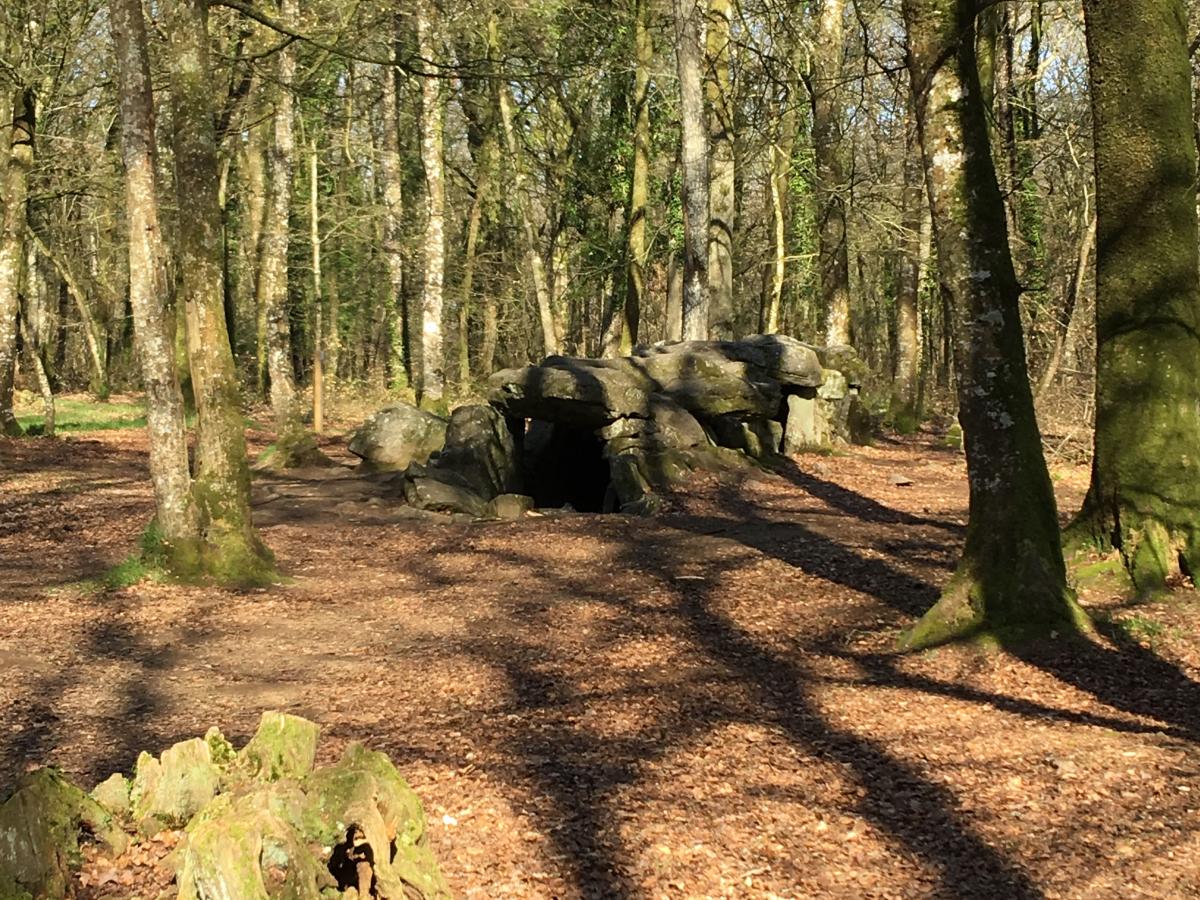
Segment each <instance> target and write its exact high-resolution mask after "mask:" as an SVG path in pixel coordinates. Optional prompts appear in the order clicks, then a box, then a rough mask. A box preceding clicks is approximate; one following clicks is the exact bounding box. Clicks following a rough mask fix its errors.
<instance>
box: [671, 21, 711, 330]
mask: <svg viewBox="0 0 1200 900" xmlns="http://www.w3.org/2000/svg"><path fill="white" fill-rule="evenodd" d="M702 2H703V0H674V11H675V63H676V70H677V71H678V74H679V99H680V119H681V128H682V137H681V140H682V145H681V149H680V162H681V168H682V170H683V227H684V237H683V337H684V339H685V340H701V341H702V340H705V339H706V338H707V337H708V321H709V303H710V298H709V278H708V222H709V205H708V188H709V180H708V179H709V176H708V134H707V132H706V131H705V128H704V84H703V80H702V76H701V71H700V69H701V64H702V62H703V51H704V9H703V7H702V6H701V3H702Z"/></svg>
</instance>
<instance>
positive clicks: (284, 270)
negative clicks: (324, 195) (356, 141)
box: [259, 0, 302, 464]
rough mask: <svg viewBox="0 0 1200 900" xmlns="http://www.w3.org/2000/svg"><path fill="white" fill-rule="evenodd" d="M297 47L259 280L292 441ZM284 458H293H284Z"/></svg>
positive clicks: (279, 425)
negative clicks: (290, 286)
mask: <svg viewBox="0 0 1200 900" xmlns="http://www.w3.org/2000/svg"><path fill="white" fill-rule="evenodd" d="M280 15H281V17H282V19H283V21H284V22H288V23H291V24H295V23H296V22H297V20H298V19H299V17H300V10H299V0H282V2H281V4H280ZM296 52H297V47H296V45H295V44H294V43H289V44H287V45H286V46H285V47H283V48H282V49H281V50H279V52H278V60H277V62H278V69H277V71H276V75H275V79H276V85H275V86H276V94H275V118H274V139H273V140H272V143H271V147H270V159H271V167H270V190H269V192H268V206H267V210H266V221H265V223H264V225H263V236H262V240H263V253H262V261H261V273H260V277H259V285H260V287H261V290H262V301H261V302H262V306H263V315H264V318H265V319H266V327H267V341H266V344H267V372H268V375H269V376H270V380H271V391H270V396H271V412H272V414H273V415H274V418H275V431H276V433H277V442H278V444H279V446H280V447H281V448H285V447H286V445H288V444H290V443H291V442H292V441H293V439H294V435H295V433H296V432H298V431H300V430H302V425H301V410H300V404H299V398H298V396H297V392H296V373H295V369H294V367H293V364H292V329H291V324H290V322H289V317H288V246H289V243H290V229H289V216H290V212H291V205H292V165H293V163H294V159H295V155H296V139H295V98H294V97H293V95H292V89H293V86H294V83H295V80H296ZM282 461H283V462H284V463H285V464H286V463H287V462H289V460H282Z"/></svg>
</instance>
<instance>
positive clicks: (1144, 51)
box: [1071, 0, 1200, 592]
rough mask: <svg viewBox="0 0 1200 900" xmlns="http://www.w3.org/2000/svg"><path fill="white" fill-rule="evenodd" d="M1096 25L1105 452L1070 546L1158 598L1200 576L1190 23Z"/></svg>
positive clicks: (1088, 6)
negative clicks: (1097, 552) (1088, 549)
mask: <svg viewBox="0 0 1200 900" xmlns="http://www.w3.org/2000/svg"><path fill="white" fill-rule="evenodd" d="M1084 16H1085V21H1086V25H1087V42H1088V59H1089V64H1090V68H1091V82H1092V119H1093V122H1094V137H1095V149H1096V152H1095V166H1096V216H1097V248H1098V249H1097V254H1096V343H1097V353H1096V447H1095V455H1094V458H1093V463H1092V483H1091V487H1090V489H1089V491H1088V495H1087V499H1086V501H1085V502H1084V507H1083V510H1082V512H1081V513H1080V516H1079V518H1078V519H1077V520H1076V522H1075V524H1074V526H1073V528H1072V533H1071V536H1072V537H1086V538H1089V539H1090V540H1091V542H1093V543H1095V544H1097V545H1099V546H1100V547H1115V548H1116V549H1118V550H1120V552H1121V556H1122V558H1123V559H1124V562H1125V566H1126V569H1127V570H1128V572H1129V575H1130V577H1131V578H1132V580H1133V583H1134V585H1135V586H1136V588H1137V589H1138V590H1139V591H1140V592H1148V591H1154V590H1158V589H1160V588H1162V587H1163V586H1164V585H1166V584H1167V582H1168V581H1169V580H1170V579H1171V578H1172V577H1173V576H1175V575H1177V574H1179V573H1183V574H1187V575H1193V576H1194V575H1196V574H1197V573H1198V572H1200V471H1198V469H1200V456H1198V455H1197V450H1196V448H1197V447H1200V388H1198V385H1200V264H1198V262H1197V254H1196V243H1197V221H1196V200H1195V191H1194V186H1195V181H1196V145H1195V142H1194V141H1193V140H1192V130H1191V129H1192V119H1191V112H1192V110H1191V81H1190V79H1191V71H1190V66H1189V61H1188V50H1187V46H1188V44H1187V40H1188V37H1187V31H1186V27H1187V19H1186V16H1185V10H1184V4H1183V3H1182V2H1181V0H1123V2H1121V3H1115V2H1112V0H1104V2H1101V0H1086V2H1085V3H1084ZM1130 98H1138V102H1130ZM1151 98H1152V102H1151Z"/></svg>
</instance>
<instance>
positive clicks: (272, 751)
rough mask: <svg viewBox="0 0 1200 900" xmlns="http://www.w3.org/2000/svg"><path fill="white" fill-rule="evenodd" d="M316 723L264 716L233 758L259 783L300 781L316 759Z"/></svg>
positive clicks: (278, 715) (271, 714)
mask: <svg viewBox="0 0 1200 900" xmlns="http://www.w3.org/2000/svg"><path fill="white" fill-rule="evenodd" d="M320 732H321V729H320V728H319V727H318V726H317V724H316V723H314V722H310V721H308V719H302V718H300V717H299V716H290V715H288V714H287V713H280V712H265V713H263V714H262V718H261V719H260V720H259V723H258V731H256V732H255V733H254V737H252V738H251V739H250V743H248V744H247V745H246V746H245V747H243V748H242V751H241V753H239V754H238V755H237V764H238V766H239V768H240V769H241V770H243V771H245V772H247V773H248V774H250V775H251V776H253V777H254V778H257V779H259V780H260V781H278V780H279V779H281V778H303V777H304V776H305V775H307V774H308V773H309V772H311V771H312V767H313V760H314V759H315V758H316V755H317V737H318V735H319V734H320Z"/></svg>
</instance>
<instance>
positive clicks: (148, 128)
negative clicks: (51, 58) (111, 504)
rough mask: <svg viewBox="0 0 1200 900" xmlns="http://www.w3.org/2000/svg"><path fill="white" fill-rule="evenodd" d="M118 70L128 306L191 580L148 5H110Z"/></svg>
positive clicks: (181, 558)
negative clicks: (159, 188)
mask: <svg viewBox="0 0 1200 900" xmlns="http://www.w3.org/2000/svg"><path fill="white" fill-rule="evenodd" d="M108 9H109V18H110V20H111V22H112V34H113V43H114V45H115V49H116V56H117V64H118V71H117V77H118V96H119V102H120V114H121V150H122V154H121V155H122V160H123V162H124V166H125V209H126V216H127V218H128V220H129V302H130V306H131V307H132V309H133V326H134V340H135V341H136V343H137V349H138V359H139V361H140V363H141V372H142V387H143V388H144V390H145V391H146V430H147V432H148V434H149V438H150V481H151V483H152V484H153V485H154V507H155V522H156V523H157V527H158V531H159V532H160V534H161V536H162V541H163V544H164V546H165V548H167V549H168V553H167V559H168V565H169V566H171V567H172V568H174V569H176V570H177V571H180V573H181V574H186V573H187V571H188V570H194V569H195V568H196V567H197V566H198V564H199V559H198V557H197V554H198V552H199V547H198V544H197V540H198V538H199V536H200V533H199V525H198V522H197V519H196V511H195V509H194V507H193V505H192V493H191V491H192V479H191V473H190V471H189V469H188V449H187V424H186V421H185V418H184V408H183V393H182V392H181V390H180V387H179V380H178V378H177V377H176V371H175V348H174V340H175V339H174V334H173V331H174V329H173V327H172V325H173V322H172V318H171V315H170V313H169V312H168V304H167V300H168V288H167V273H166V266H165V259H166V252H165V250H164V247H163V237H162V230H161V228H160V227H159V217H158V192H157V184H156V176H155V157H156V146H157V144H156V140H155V134H154V130H155V129H154V96H153V93H152V88H151V82H150V57H149V51H148V49H147V45H146V22H145V18H144V13H143V10H142V2H141V0H109V4H108Z"/></svg>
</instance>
